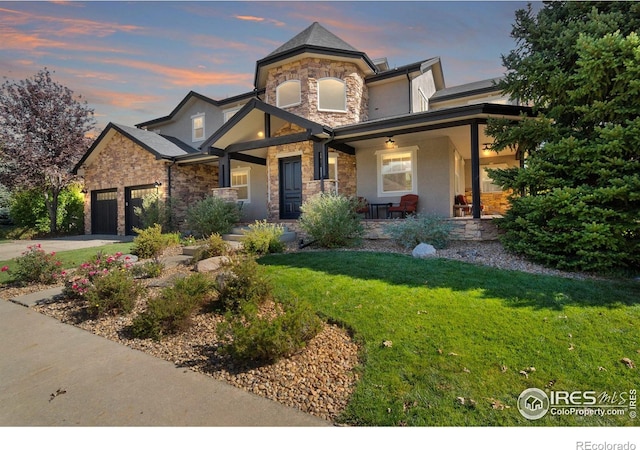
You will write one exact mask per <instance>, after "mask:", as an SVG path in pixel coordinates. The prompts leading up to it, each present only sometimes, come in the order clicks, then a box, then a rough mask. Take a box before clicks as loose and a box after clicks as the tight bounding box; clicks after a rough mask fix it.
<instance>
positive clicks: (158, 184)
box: [153, 181, 162, 189]
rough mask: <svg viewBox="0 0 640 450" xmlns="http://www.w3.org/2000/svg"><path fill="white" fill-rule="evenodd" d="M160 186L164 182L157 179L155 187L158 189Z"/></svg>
mask: <svg viewBox="0 0 640 450" xmlns="http://www.w3.org/2000/svg"><path fill="white" fill-rule="evenodd" d="M160 186H162V183H160V182H159V181H156V182H155V183H153V187H155V188H156V189H157V188H159V187H160Z"/></svg>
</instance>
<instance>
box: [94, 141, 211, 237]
mask: <svg viewBox="0 0 640 450" xmlns="http://www.w3.org/2000/svg"><path fill="white" fill-rule="evenodd" d="M83 167H84V178H85V189H86V190H87V191H88V193H87V194H86V196H85V203H84V212H85V215H84V221H85V233H87V234H91V192H92V191H95V190H102V189H114V188H115V189H117V201H118V222H117V224H118V226H117V232H118V234H119V235H124V234H125V211H126V206H125V188H127V187H133V186H142V185H152V184H154V183H155V182H159V183H162V184H161V186H160V187H159V188H158V192H159V193H160V196H161V198H162V199H164V200H165V201H167V199H168V196H169V190H168V189H167V186H168V185H169V175H168V173H169V167H171V169H170V170H171V197H172V201H171V207H172V209H173V213H174V216H175V218H176V221H177V224H178V225H179V224H181V223H182V222H183V221H184V217H185V213H186V210H187V208H188V207H189V205H191V204H193V202H194V201H198V200H200V199H202V198H204V197H205V196H206V195H210V194H211V190H212V189H213V188H214V187H217V186H218V168H217V166H215V165H204V164H200V165H186V166H179V165H170V163H169V162H167V161H161V160H158V159H156V157H155V156H154V155H153V154H151V153H150V152H149V151H147V150H145V149H144V148H142V147H140V146H139V145H138V144H136V143H135V142H133V141H131V140H130V139H128V138H126V137H125V136H123V135H122V134H120V133H116V134H115V135H114V136H113V138H112V139H111V140H110V141H109V142H108V144H107V145H106V146H105V147H104V148H103V149H101V151H100V152H97V153H95V154H94V155H93V157H92V158H91V159H90V160H89V163H88V164H87V163H85V164H84V166H83Z"/></svg>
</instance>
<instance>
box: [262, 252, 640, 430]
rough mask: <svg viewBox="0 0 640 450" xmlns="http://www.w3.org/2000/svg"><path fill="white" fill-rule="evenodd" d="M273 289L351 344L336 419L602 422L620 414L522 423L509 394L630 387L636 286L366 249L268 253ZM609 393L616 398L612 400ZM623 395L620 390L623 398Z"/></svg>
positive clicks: (637, 354)
mask: <svg viewBox="0 0 640 450" xmlns="http://www.w3.org/2000/svg"><path fill="white" fill-rule="evenodd" d="M260 263H261V264H263V265H265V266H266V267H267V270H268V273H269V275H270V277H271V278H272V279H273V281H274V285H275V286H277V289H279V290H281V291H282V292H287V291H288V292H291V294H292V295H297V296H299V297H301V298H304V299H305V300H307V301H309V302H311V303H312V304H313V305H314V306H315V308H316V309H317V311H318V312H319V313H320V314H321V315H322V316H324V317H326V318H328V319H331V320H334V321H337V322H339V323H341V324H342V325H344V326H346V327H348V328H349V329H350V330H352V331H353V333H354V336H355V338H356V340H357V341H359V342H360V344H361V345H362V368H361V370H362V373H361V380H360V382H359V384H358V386H357V388H356V391H355V393H354V395H353V397H352V399H351V402H350V404H349V406H348V407H347V409H346V411H345V412H344V414H343V415H342V417H341V422H344V423H347V424H352V425H369V426H385V425H387V426H389V425H390V426H398V425H408V426H425V425H427V426H463V425H464V426H498V425H510V426H527V425H542V426H554V425H563V426H576V425H585V426H602V425H605V426H613V425H638V424H639V423H638V420H640V419H635V420H634V419H631V418H630V417H629V416H628V412H629V411H626V414H625V415H624V416H607V415H605V416H603V417H598V416H591V417H582V416H577V415H567V416H552V415H551V414H547V415H546V416H545V417H544V418H542V419H539V420H536V421H530V420H528V419H525V418H524V417H522V415H521V414H520V413H519V412H518V409H517V405H516V404H517V399H518V396H519V395H520V393H521V392H522V391H523V390H525V389H527V388H530V387H536V388H539V389H542V390H544V391H547V392H549V391H552V390H553V391H596V392H597V393H598V394H601V393H604V392H606V393H607V394H609V395H611V396H613V394H614V392H615V393H618V395H619V393H620V392H622V391H625V392H628V391H629V390H631V389H637V388H638V379H640V378H639V373H638V368H630V367H628V366H627V365H626V364H624V363H623V362H622V359H623V358H629V359H630V360H632V361H634V362H635V364H636V365H640V332H639V331H638V330H639V328H640V283H638V282H633V281H629V282H609V281H607V282H605V281H578V280H569V279H564V278H557V277H550V276H541V275H531V274H525V273H520V272H512V271H503V270H497V269H492V268H488V267H481V266H475V265H471V264H467V263H461V262H457V261H451V260H444V259H433V260H416V259H413V258H411V257H409V256H405V255H397V254H383V253H369V252H345V251H331V252H301V253H294V254H281V255H270V256H266V257H263V258H262V259H261V260H260ZM616 400H619V397H617V398H616ZM627 401H628V398H627Z"/></svg>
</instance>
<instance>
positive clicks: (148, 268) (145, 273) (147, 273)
mask: <svg viewBox="0 0 640 450" xmlns="http://www.w3.org/2000/svg"><path fill="white" fill-rule="evenodd" d="M163 270H164V264H162V263H161V262H158V261H145V262H144V263H142V264H136V265H134V266H131V273H132V274H133V276H134V278H157V277H159V276H160V275H162V271H163Z"/></svg>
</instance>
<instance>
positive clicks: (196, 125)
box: [191, 113, 204, 142]
mask: <svg viewBox="0 0 640 450" xmlns="http://www.w3.org/2000/svg"><path fill="white" fill-rule="evenodd" d="M191 140H192V141H193V142H196V141H204V113H200V114H196V115H195V116H191Z"/></svg>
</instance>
